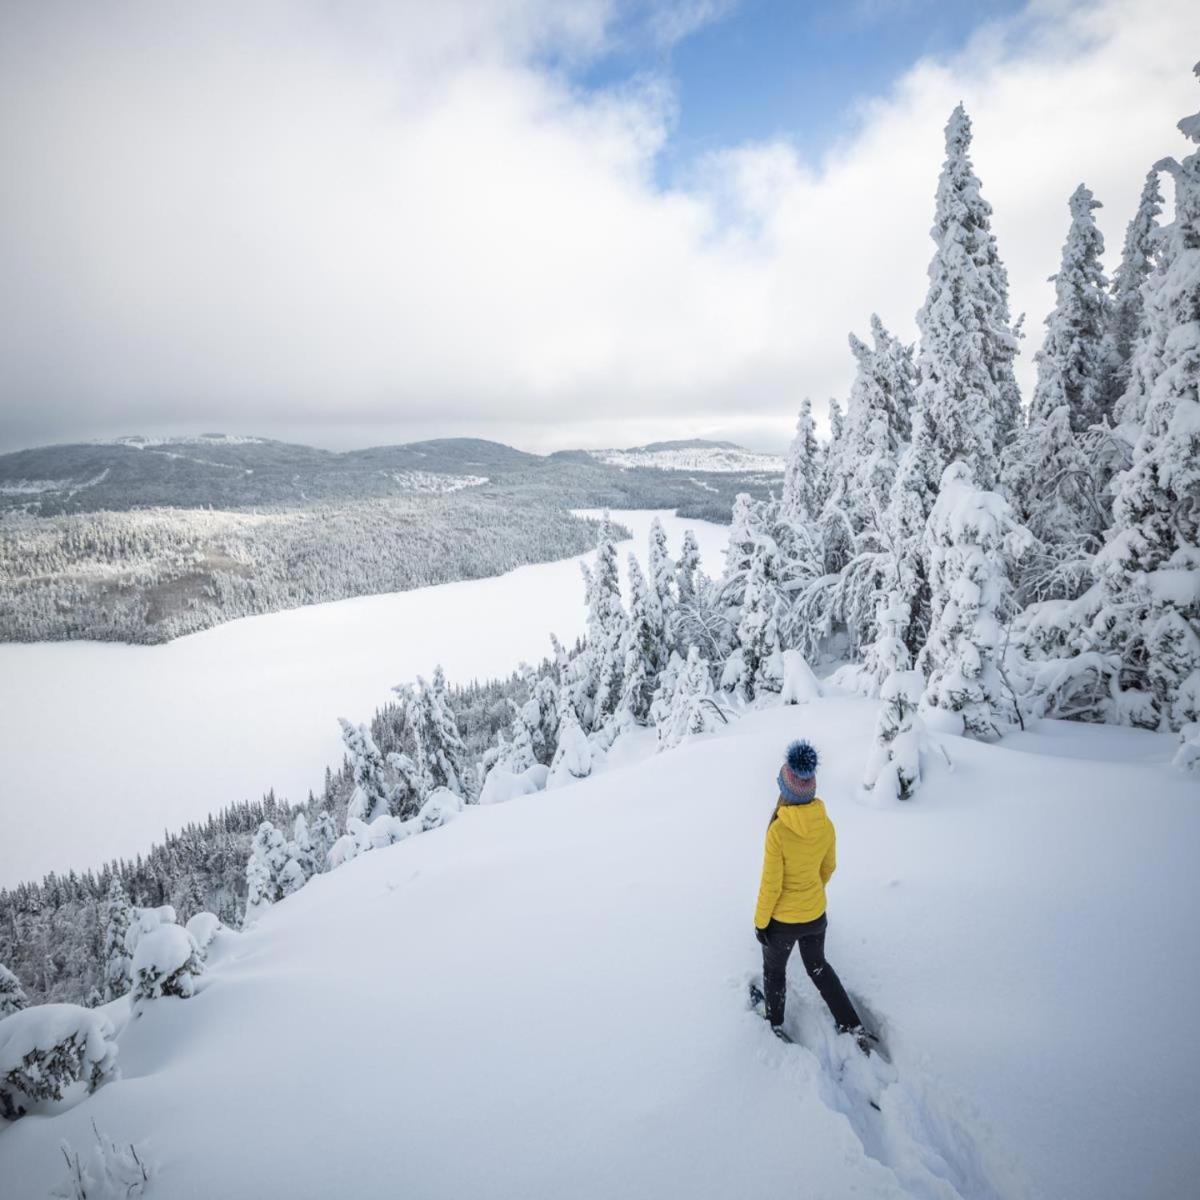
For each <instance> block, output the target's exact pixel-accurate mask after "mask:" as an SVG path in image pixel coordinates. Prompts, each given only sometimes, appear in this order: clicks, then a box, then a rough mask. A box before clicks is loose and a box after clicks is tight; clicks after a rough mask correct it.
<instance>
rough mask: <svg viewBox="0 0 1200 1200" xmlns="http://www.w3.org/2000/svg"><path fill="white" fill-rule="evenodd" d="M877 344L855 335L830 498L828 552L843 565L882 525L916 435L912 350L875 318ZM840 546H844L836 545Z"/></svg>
mask: <svg viewBox="0 0 1200 1200" xmlns="http://www.w3.org/2000/svg"><path fill="white" fill-rule="evenodd" d="M871 333H872V340H873V343H874V345H873V346H868V345H867V344H866V343H865V342H863V341H861V340H860V339H859V338H857V337H856V336H855V335H854V334H850V337H849V341H850V352H851V354H852V355H853V356H854V359H855V363H856V371H855V376H854V384H853V386H852V387H851V389H850V399H849V401H848V403H847V405H846V417H845V424H844V431H843V433H842V439H841V447H842V449H841V452H840V454H839V456H838V458H837V461H836V462H835V463H834V464H833V467H832V470H831V475H830V481H829V495H828V498H827V500H826V502H825V510H824V525H825V527H826V534H825V540H826V555H827V556H828V555H830V554H831V553H832V554H833V557H834V560H835V561H834V562H833V564H832V566H833V567H834V569H838V568H840V567H841V566H844V565H845V563H846V562H847V561H848V560H849V559H850V558H852V557H853V556H854V554H855V553H856V552H857V551H858V550H859V549H860V546H859V544H858V538H859V535H860V534H861V533H862V532H863V531H864V530H867V529H870V530H873V531H875V530H878V529H879V526H880V524H881V517H882V513H883V511H884V509H885V508H886V507H887V504H888V499H889V497H890V495H891V490H892V484H893V482H894V481H895V477H896V467H897V460H898V458H899V455H900V453H901V450H902V448H903V445H904V443H905V442H906V441H907V439H908V437H909V435H910V428H911V422H912V418H911V409H912V403H913V389H914V383H915V379H914V373H913V365H912V351H911V349H909V348H908V347H905V346H902V345H901V344H900V343H899V342H897V340H896V339H895V338H893V337H892V335H891V334H890V333H888V331H887V330H886V329H885V328H884V326H883V323H882V322H881V321H880V320H879V318H878V317H877V316H872V317H871ZM837 546H840V551H835V550H834V547H837Z"/></svg>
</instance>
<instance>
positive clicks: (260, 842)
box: [243, 821, 290, 925]
mask: <svg viewBox="0 0 1200 1200" xmlns="http://www.w3.org/2000/svg"><path fill="white" fill-rule="evenodd" d="M289 858H290V855H289V854H288V847H287V842H286V841H285V840H284V836H283V834H282V833H280V832H279V830H278V829H276V828H275V826H274V825H273V824H272V823H271V822H270V821H263V823H262V824H261V825H259V827H258V831H257V832H256V833H255V835H254V841H253V842H252V843H251V846H250V859H249V861H248V862H247V863H246V916H245V920H244V922H243V923H244V924H245V925H251V924H253V923H254V921H255V919H256V918H257V917H258V916H259V914H261V913H262V911H263V910H264V909H266V908H269V907H270V906H271V905H272V904H274V903H276V901H278V900H282V899H283V896H284V891H283V882H282V881H283V873H284V869H285V868H286V867H287V864H288V861H289Z"/></svg>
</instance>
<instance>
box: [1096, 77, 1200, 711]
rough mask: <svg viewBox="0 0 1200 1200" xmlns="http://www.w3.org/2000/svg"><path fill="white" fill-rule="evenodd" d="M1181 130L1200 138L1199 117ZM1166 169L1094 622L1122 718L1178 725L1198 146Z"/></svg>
mask: <svg viewBox="0 0 1200 1200" xmlns="http://www.w3.org/2000/svg"><path fill="white" fill-rule="evenodd" d="M1197 74H1198V75H1200V64H1197ZM1179 128H1180V129H1181V131H1182V132H1183V133H1184V135H1185V136H1186V137H1188V138H1189V139H1190V140H1192V141H1194V142H1200V114H1196V115H1194V116H1191V117H1187V118H1185V119H1184V120H1183V121H1181V122H1180V123H1179ZM1163 166H1164V168H1165V169H1167V170H1169V171H1170V173H1171V175H1172V177H1173V180H1174V184H1175V220H1174V222H1173V223H1172V224H1171V225H1170V226H1169V227H1167V228H1166V229H1164V230H1163V232H1162V238H1161V242H1160V247H1161V252H1160V261H1159V267H1158V269H1157V270H1156V271H1155V272H1154V273H1153V274H1151V275H1150V276H1149V277H1148V278H1147V280H1146V283H1145V287H1144V292H1143V298H1144V303H1145V309H1144V317H1143V331H1142V334H1141V336H1140V337H1139V339H1138V343H1137V349H1136V351H1135V353H1134V360H1133V371H1132V378H1131V382H1130V387H1131V389H1132V388H1137V387H1142V388H1145V389H1146V390H1145V406H1144V416H1143V418H1142V421H1141V432H1140V435H1139V436H1138V438H1137V441H1136V443H1135V445H1134V447H1133V462H1132V465H1131V466H1130V468H1129V470H1128V471H1125V472H1124V473H1122V474H1121V475H1119V476H1118V477H1117V479H1116V480H1115V482H1114V490H1115V495H1114V499H1113V525H1114V528H1113V534H1112V537H1111V538H1110V540H1109V541H1108V543H1107V544H1106V545H1105V547H1104V548H1103V550H1101V552H1100V553H1099V555H1098V556H1097V558H1096V571H1097V575H1098V578H1099V580H1100V582H1101V585H1102V589H1103V594H1104V604H1103V608H1102V610H1101V611H1100V613H1099V615H1098V616H1097V619H1096V628H1098V629H1099V630H1100V631H1101V644H1102V648H1105V649H1111V650H1113V651H1115V652H1116V653H1119V654H1120V656H1121V664H1122V684H1123V686H1124V688H1125V690H1126V693H1127V694H1126V700H1127V703H1126V705H1125V707H1124V712H1123V716H1124V719H1126V720H1129V721H1132V723H1134V724H1137V725H1143V726H1148V727H1151V728H1161V729H1174V730H1179V729H1182V728H1183V727H1184V726H1186V725H1189V724H1190V723H1192V722H1195V721H1200V585H1198V583H1197V580H1198V579H1200V393H1198V389H1200V151H1197V152H1195V153H1193V154H1191V155H1189V156H1188V157H1187V158H1185V159H1184V160H1183V162H1182V163H1175V162H1173V161H1171V162H1168V163H1165V164H1163ZM1127 399H1128V397H1127ZM1123 406H1124V408H1125V411H1126V413H1128V412H1130V411H1135V410H1136V407H1137V405H1135V404H1134V403H1132V402H1130V403H1128V404H1126V403H1125V402H1124V401H1123Z"/></svg>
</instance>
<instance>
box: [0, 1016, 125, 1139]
mask: <svg viewBox="0 0 1200 1200" xmlns="http://www.w3.org/2000/svg"><path fill="white" fill-rule="evenodd" d="M116 1074H117V1043H116V1040H115V1035H114V1033H113V1027H112V1022H110V1021H109V1019H108V1018H107V1017H106V1016H104V1015H103V1013H99V1012H96V1011H95V1010H93V1009H90V1008H83V1007H82V1006H81V1005H78V1004H38V1005H35V1006H34V1007H33V1008H25V1009H22V1010H21V1011H20V1012H15V1013H12V1014H10V1015H9V1016H7V1017H5V1018H4V1019H3V1020H0V1116H3V1117H5V1118H6V1119H7V1120H9V1121H15V1120H16V1119H17V1118H18V1117H19V1116H21V1115H23V1114H24V1112H25V1111H26V1105H27V1104H31V1103H38V1102H40V1101H46V1100H61V1099H62V1098H63V1093H64V1091H65V1089H66V1088H68V1087H69V1086H70V1085H71V1084H73V1083H80V1082H82V1083H83V1084H85V1085H86V1087H87V1090H88V1091H89V1092H94V1091H95V1090H96V1088H98V1087H99V1086H100V1085H101V1084H102V1083H106V1082H107V1081H108V1080H110V1079H114V1078H116Z"/></svg>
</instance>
